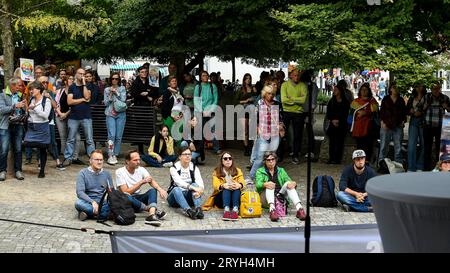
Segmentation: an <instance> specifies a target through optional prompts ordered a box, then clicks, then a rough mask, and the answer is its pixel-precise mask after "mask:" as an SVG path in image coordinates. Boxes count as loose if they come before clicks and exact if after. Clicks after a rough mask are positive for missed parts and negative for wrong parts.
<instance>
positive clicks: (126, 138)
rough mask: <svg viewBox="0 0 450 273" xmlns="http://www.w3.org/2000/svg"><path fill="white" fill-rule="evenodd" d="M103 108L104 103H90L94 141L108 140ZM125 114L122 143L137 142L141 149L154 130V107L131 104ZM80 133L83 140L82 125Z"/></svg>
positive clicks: (57, 136) (146, 143)
mask: <svg viewBox="0 0 450 273" xmlns="http://www.w3.org/2000/svg"><path fill="white" fill-rule="evenodd" d="M105 108H106V106H105V105H91V111H92V129H93V135H94V142H106V141H108V131H107V129H106V116H105ZM126 115H127V118H126V123H125V129H124V132H123V136H122V143H132V144H138V145H139V150H140V151H141V150H142V149H143V145H144V144H145V145H148V144H149V143H150V139H151V138H152V136H153V135H154V134H155V132H156V121H157V120H156V109H155V108H154V107H149V106H132V107H130V108H128V109H127V112H126ZM55 132H56V139H57V140H60V138H59V134H58V130H55ZM80 133H81V140H82V141H85V137H84V134H83V128H82V127H80ZM141 152H142V151H141Z"/></svg>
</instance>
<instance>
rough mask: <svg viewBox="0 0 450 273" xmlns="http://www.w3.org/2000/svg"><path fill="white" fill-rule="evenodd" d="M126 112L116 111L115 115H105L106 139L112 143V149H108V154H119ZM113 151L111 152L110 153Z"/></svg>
mask: <svg viewBox="0 0 450 273" xmlns="http://www.w3.org/2000/svg"><path fill="white" fill-rule="evenodd" d="M125 122H126V113H125V112H122V113H118V115H117V116H115V117H113V116H106V128H107V129H108V141H112V142H113V143H114V144H113V145H114V146H113V147H114V150H113V151H109V150H108V156H113V155H116V156H117V155H119V154H120V145H121V144H122V136H123V130H124V129H125ZM111 152H113V154H111Z"/></svg>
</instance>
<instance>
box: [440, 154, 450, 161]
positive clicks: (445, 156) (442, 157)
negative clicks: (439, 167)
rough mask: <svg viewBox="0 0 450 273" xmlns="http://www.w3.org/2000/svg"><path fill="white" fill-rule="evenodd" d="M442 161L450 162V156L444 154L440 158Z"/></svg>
mask: <svg viewBox="0 0 450 273" xmlns="http://www.w3.org/2000/svg"><path fill="white" fill-rule="evenodd" d="M439 159H440V160H441V161H447V160H450V154H447V153H445V154H442V155H441V157H440V158H439Z"/></svg>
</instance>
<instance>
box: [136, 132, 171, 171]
mask: <svg viewBox="0 0 450 273" xmlns="http://www.w3.org/2000/svg"><path fill="white" fill-rule="evenodd" d="M176 159H177V157H176V155H175V152H174V144H173V138H172V137H171V136H169V128H168V127H167V125H162V126H161V129H160V131H159V133H158V134H157V135H154V136H153V137H152V140H151V141H150V146H149V147H148V155H143V156H142V160H143V161H144V162H145V163H147V164H148V165H150V166H152V167H157V168H160V167H172V166H173V162H174V161H175V160H176Z"/></svg>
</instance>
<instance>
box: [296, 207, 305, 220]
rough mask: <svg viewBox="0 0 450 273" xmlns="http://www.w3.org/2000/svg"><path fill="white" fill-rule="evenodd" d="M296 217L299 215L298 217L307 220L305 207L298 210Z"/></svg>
mask: <svg viewBox="0 0 450 273" xmlns="http://www.w3.org/2000/svg"><path fill="white" fill-rule="evenodd" d="M295 217H297V218H298V219H300V220H302V221H305V219H306V213H305V210H304V209H303V208H301V209H299V210H297V214H296V215H295Z"/></svg>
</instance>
